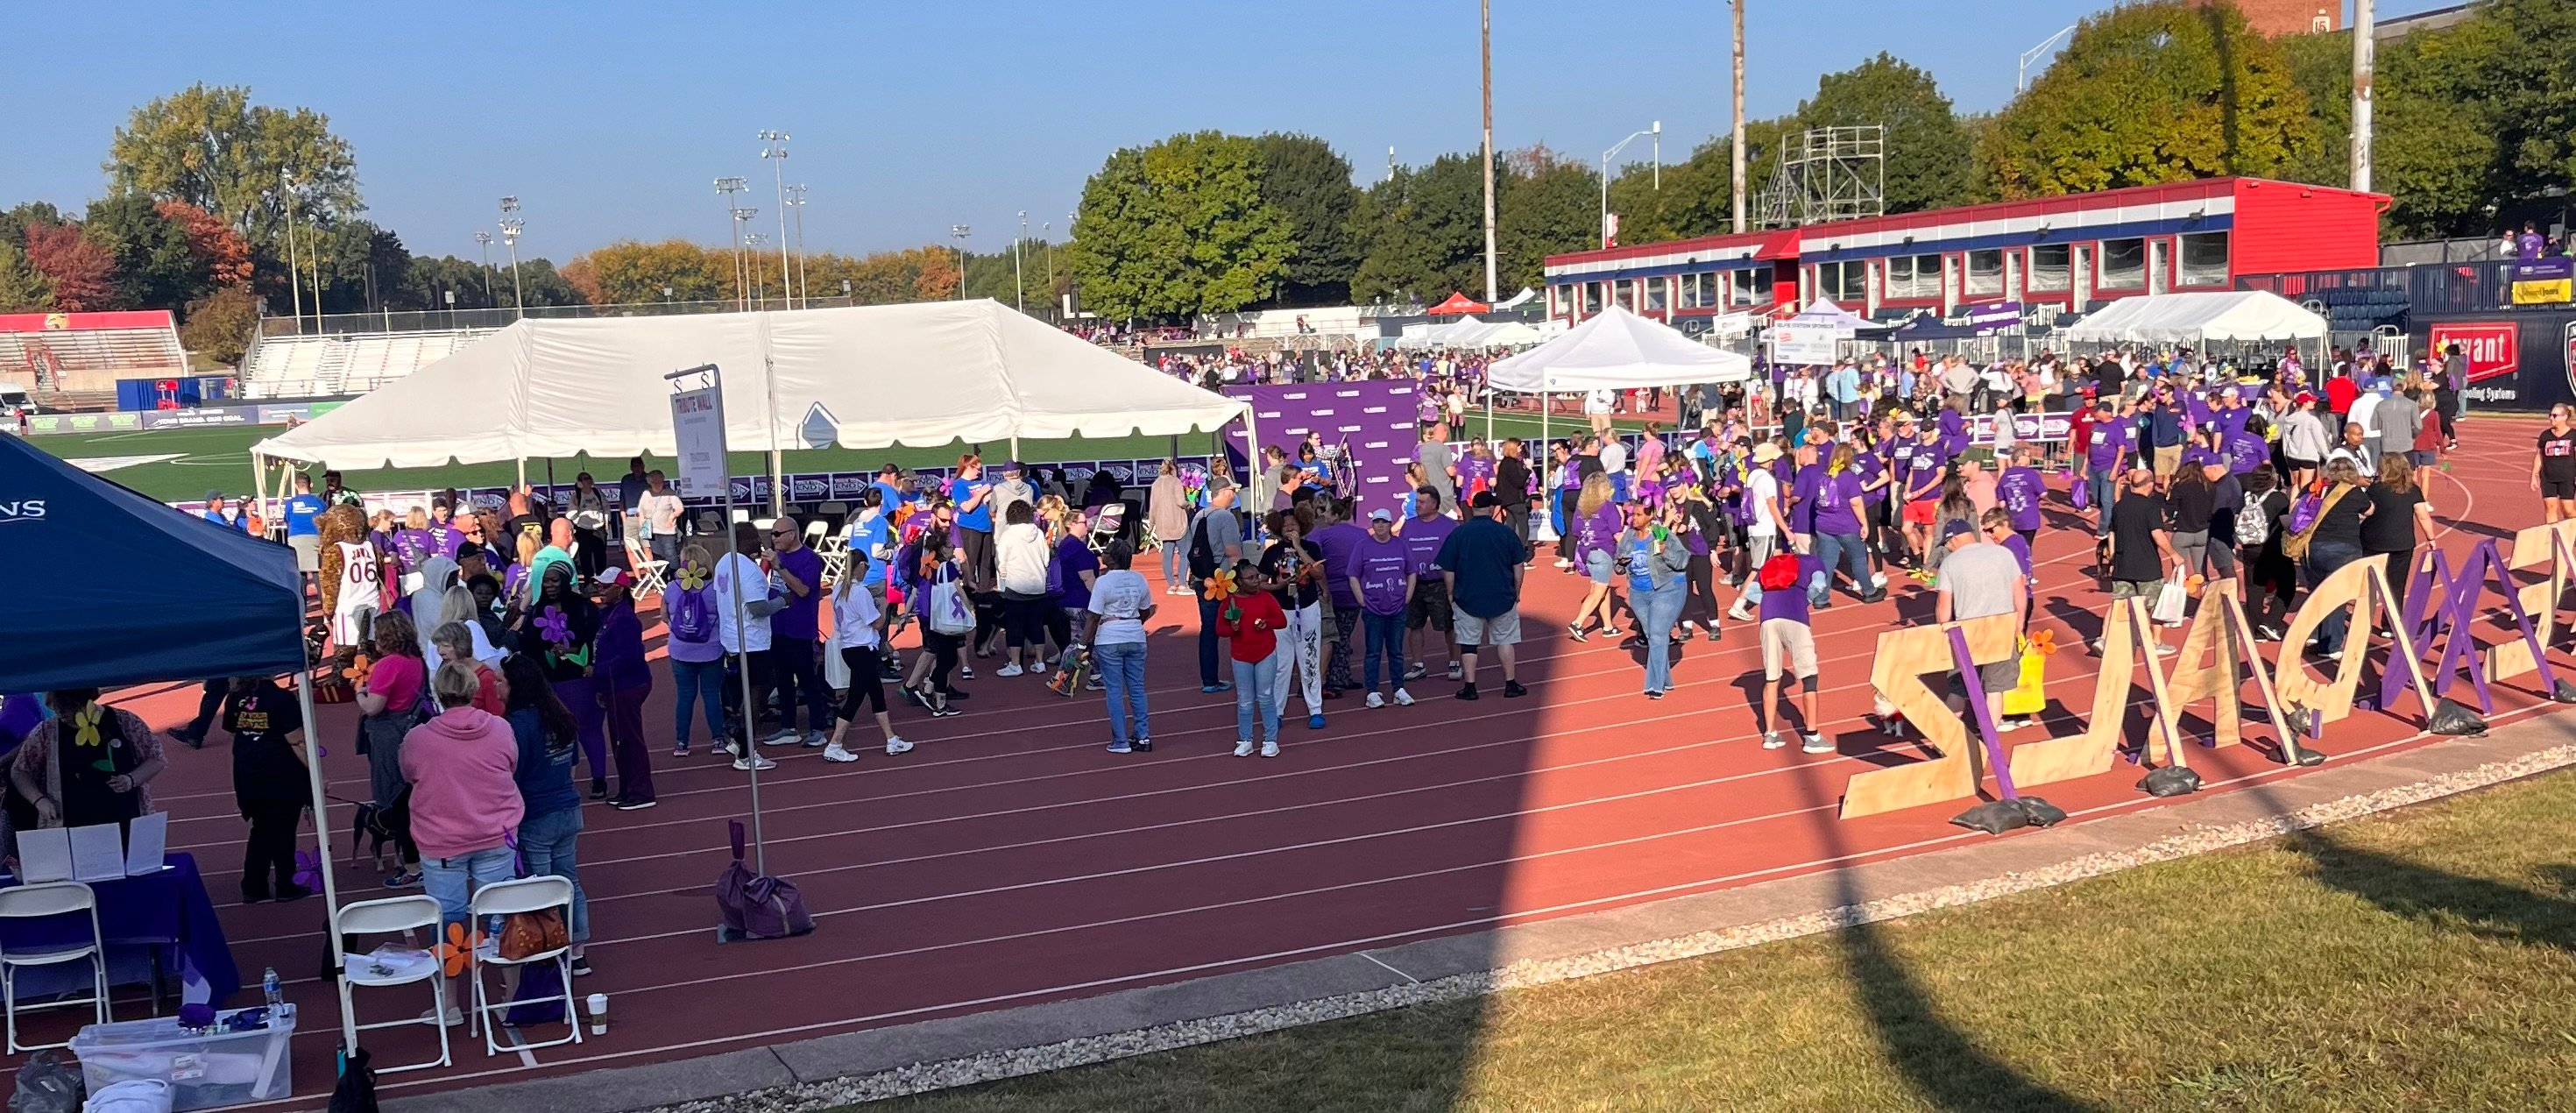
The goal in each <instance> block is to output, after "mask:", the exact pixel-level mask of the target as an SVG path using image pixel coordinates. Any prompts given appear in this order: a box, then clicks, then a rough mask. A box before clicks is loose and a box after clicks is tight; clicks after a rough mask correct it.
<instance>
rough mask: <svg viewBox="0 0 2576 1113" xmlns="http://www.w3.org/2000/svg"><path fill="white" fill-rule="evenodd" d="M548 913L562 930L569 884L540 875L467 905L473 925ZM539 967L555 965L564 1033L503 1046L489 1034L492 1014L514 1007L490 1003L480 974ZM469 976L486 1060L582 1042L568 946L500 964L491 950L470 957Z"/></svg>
mask: <svg viewBox="0 0 2576 1113" xmlns="http://www.w3.org/2000/svg"><path fill="white" fill-rule="evenodd" d="M547 909H554V910H556V911H558V912H561V913H562V914H563V917H564V923H565V924H566V925H567V926H569V925H570V924H571V922H572V881H571V880H570V879H568V878H562V877H556V876H554V875H552V874H540V875H538V876H535V877H522V878H520V879H518V880H516V881H496V882H494V883H492V884H490V885H486V886H484V887H482V888H481V889H478V890H476V891H475V893H474V902H473V905H472V910H473V915H474V922H476V923H478V924H479V923H482V922H484V921H485V920H486V919H488V918H490V917H494V916H508V915H512V914H514V913H519V912H542V911H545V910H547ZM540 962H552V963H554V964H555V972H556V973H557V974H560V975H562V977H563V1006H564V1027H565V1028H566V1029H568V1032H567V1034H566V1035H565V1036H564V1037H563V1038H562V1039H554V1040H547V1041H545V1042H544V1043H529V1042H527V1041H526V1039H525V1038H524V1037H521V1038H519V1039H516V1040H513V1041H512V1042H511V1043H510V1044H508V1045H506V1046H505V1045H503V1044H502V1043H501V1041H500V1039H499V1037H498V1036H497V1035H496V1034H495V1032H494V1028H496V1027H497V1025H495V1024H494V1020H495V1019H496V1018H495V1017H494V1015H493V1014H495V1013H501V1014H505V1016H506V1014H507V1013H508V1012H509V1011H510V1009H511V1008H512V1006H513V1004H514V1002H510V1001H503V1002H500V1003H498V1004H495V1003H493V1002H492V1000H491V999H490V997H489V996H488V995H487V994H486V992H485V987H484V984H483V968H484V967H485V966H534V965H536V964H537V963H540ZM472 976H473V978H474V1021H475V1023H477V1024H480V1025H482V1027H483V1050H484V1052H485V1053H486V1054H490V1055H499V1054H500V1053H501V1052H502V1051H504V1050H508V1051H534V1050H536V1049H538V1048H542V1047H557V1046H560V1045H563V1044H567V1043H580V1042H581V1013H580V1012H579V1011H578V1010H577V1009H576V1008H575V1007H574V1005H573V1000H572V947H571V945H570V944H566V945H564V946H561V947H557V948H555V949H553V950H550V951H539V952H538V953H536V954H532V955H529V956H527V957H525V958H502V957H501V956H500V954H499V953H498V946H497V944H490V945H487V946H486V948H484V949H478V950H477V951H476V952H475V953H474V969H473V973H472ZM523 976H524V975H523Z"/></svg>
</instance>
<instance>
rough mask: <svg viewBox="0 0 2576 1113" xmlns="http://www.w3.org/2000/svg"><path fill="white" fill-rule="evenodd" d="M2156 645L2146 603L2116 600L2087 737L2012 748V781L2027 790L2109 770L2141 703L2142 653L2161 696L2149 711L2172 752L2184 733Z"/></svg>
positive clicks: (2105, 626) (2105, 623) (2106, 625)
mask: <svg viewBox="0 0 2576 1113" xmlns="http://www.w3.org/2000/svg"><path fill="white" fill-rule="evenodd" d="M2155 645H2156V637H2155V625H2154V624H2153V623H2151V622H2149V621H2148V620H2147V601H2146V600H2144V599H2135V598H2132V599H2125V600H2115V601H2113V602H2112V604H2111V609H2110V611H2109V612H2108V613H2107V614H2106V615H2105V616H2104V618H2103V620H2102V670H2101V672H2099V673H2097V674H2095V676H2094V678H2093V714H2092V717H2091V718H2090V719H2088V720H2086V722H2085V724H2084V733H2082V734H2075V735H2069V736H2067V737H2065V738H2050V739H2044V740H2041V741H2037V742H2024V743H2022V744H2021V745H2018V746H2015V747H2013V751H2012V777H2013V783H2014V784H2017V785H2021V786H2023V787H2028V786H2030V785H2036V784H2047V783H2049V782H2050V781H2066V780H2073V779H2075V778H2077V777H2090V776H2093V775H2094V774H2097V773H2105V772H2109V771H2110V769H2111V762H2112V759H2113V758H2114V757H2115V756H2116V755H2117V754H2118V753H2119V749H2120V729H2121V726H2122V724H2124V723H2126V722H2127V721H2128V714H2129V708H2130V706H2131V705H2132V704H2135V703H2136V702H2137V696H2136V693H2135V691H2134V683H2135V675H2136V670H2137V666H2138V658H2139V657H2140V656H2141V655H2143V656H2144V657H2145V658H2146V660H2147V675H2148V677H2149V680H2150V686H2151V688H2153V690H2154V691H2155V694H2156V697H2157V698H2155V699H2152V700H2149V701H2148V702H2147V704H2146V711H2147V714H2148V715H2149V716H2150V717H2152V718H2153V719H2154V720H2155V722H2154V728H2155V729H2156V730H2157V731H2160V732H2161V733H2162V734H2163V737H2164V740H2165V741H2166V742H2167V743H2168V748H2170V744H2171V743H2172V742H2173V741H2175V740H2176V739H2177V738H2179V737H2180V733H2179V731H2178V729H2177V728H2176V726H2175V724H2174V719H2173V712H2172V711H2171V710H2169V709H2168V708H2167V707H2166V701H2165V699H2164V698H2163V697H2164V695H2165V692H2164V680H2163V674H2162V673H2160V672H2158V671H2157V669H2156V665H2155Z"/></svg>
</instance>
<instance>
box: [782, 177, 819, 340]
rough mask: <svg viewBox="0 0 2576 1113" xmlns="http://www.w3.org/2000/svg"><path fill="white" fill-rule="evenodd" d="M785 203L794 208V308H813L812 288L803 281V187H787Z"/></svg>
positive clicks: (811, 285) (808, 283) (810, 284)
mask: <svg viewBox="0 0 2576 1113" xmlns="http://www.w3.org/2000/svg"><path fill="white" fill-rule="evenodd" d="M787 203H788V204H790V205H794V206H796V307H797V308H798V309H811V308H813V307H814V286H813V284H812V283H810V282H807V281H806V280H805V187H804V186H801V185H792V186H789V187H787Z"/></svg>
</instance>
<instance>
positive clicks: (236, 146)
mask: <svg viewBox="0 0 2576 1113" xmlns="http://www.w3.org/2000/svg"><path fill="white" fill-rule="evenodd" d="M105 169H106V170H107V174H108V181H109V183H110V184H111V185H112V186H113V187H114V188H116V189H117V190H120V191H123V190H135V191H140V192H142V193H144V194H147V195H149V196H151V197H154V198H156V199H161V200H173V201H185V202H187V203H189V204H191V205H195V206H197V207H198V208H201V209H204V210H206V211H207V212H209V213H213V214H214V215H215V216H216V217H217V218H219V219H221V220H223V221H224V222H225V223H227V224H230V225H232V226H233V227H234V228H236V229H238V230H240V232H241V234H242V237H243V238H244V239H246V240H248V241H250V243H251V245H252V246H253V247H254V248H257V249H260V250H262V251H263V252H265V253H268V254H273V255H275V256H277V257H279V258H283V257H285V255H286V252H285V251H284V249H283V247H282V246H280V245H282V244H283V242H284V228H285V222H286V212H287V191H285V190H281V189H280V188H279V185H280V182H281V181H282V180H290V179H291V181H292V182H293V189H292V192H293V195H294V202H295V211H296V219H297V221H299V222H310V223H312V224H315V225H321V226H328V225H330V224H332V223H334V222H336V221H337V220H339V219H340V218H342V217H345V216H349V215H352V214H354V213H357V212H358V211H360V210H361V209H363V208H365V206H364V205H363V204H361V203H360V201H359V199H358V167H357V159H356V157H355V156H354V155H353V154H352V153H351V151H350V148H349V143H348V141H347V140H345V139H342V138H340V137H339V136H337V135H333V134H332V133H331V121H330V118H329V117H326V116H324V115H322V114H321V113H318V112H315V111H313V110H312V109H309V108H274V107H270V106H268V105H255V104H252V103H250V89H249V88H247V87H244V86H209V85H204V84H198V85H191V86H189V87H188V88H187V89H185V90H183V91H181V92H178V93H175V94H172V95H170V96H167V97H161V98H159V99H156V100H154V101H152V102H151V103H149V104H146V105H143V106H142V107H140V108H137V109H135V110H134V112H133V114H132V115H131V116H129V117H128V118H127V120H126V123H125V126H123V127H120V128H118V129H116V137H115V139H114V140H112V141H111V142H110V143H109V144H108V159H107V164H106V167H105Z"/></svg>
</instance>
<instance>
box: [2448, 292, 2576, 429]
mask: <svg viewBox="0 0 2576 1113" xmlns="http://www.w3.org/2000/svg"><path fill="white" fill-rule="evenodd" d="M2426 342H2427V344H2428V346H2429V350H2431V351H2434V352H2441V351H2445V350H2448V349H2449V348H2450V347H2451V346H2452V345H2454V344H2456V345H2458V346H2459V348H2460V354H2461V355H2462V356H2463V357H2465V359H2466V362H2467V364H2468V368H2467V372H2468V373H2467V380H2468V382H2467V385H2466V386H2465V387H2464V388H2463V389H2462V390H2461V391H2460V395H2461V397H2462V398H2463V399H2464V400H2466V401H2467V402H2468V403H2469V404H2470V405H2472V406H2479V407H2485V408H2492V409H2510V410H2534V411H2545V410H2547V409H2548V408H2549V407H2551V406H2554V405H2558V404H2559V403H2562V402H2565V403H2576V314H2571V313H2569V312H2567V311H2565V310H2548V309H2524V310H2516V311H2512V312H2510V313H2505V314H2501V315H2494V316H2480V317H2477V318H2473V319H2468V320H2449V321H2434V322H2429V323H2428V327H2427V328H2426Z"/></svg>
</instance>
